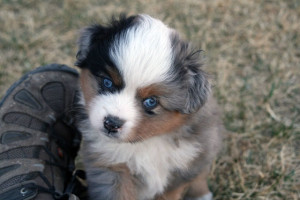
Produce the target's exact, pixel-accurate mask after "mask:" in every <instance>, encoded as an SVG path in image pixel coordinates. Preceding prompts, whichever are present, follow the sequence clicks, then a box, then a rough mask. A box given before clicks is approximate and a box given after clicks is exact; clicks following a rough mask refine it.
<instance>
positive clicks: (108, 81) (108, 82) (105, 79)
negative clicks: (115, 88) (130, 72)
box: [103, 78, 113, 88]
mask: <svg viewBox="0 0 300 200" xmlns="http://www.w3.org/2000/svg"><path fill="white" fill-rule="evenodd" d="M103 85H104V86H105V87H106V88H111V87H112V85H113V83H112V81H111V80H109V79H107V78H104V79H103Z"/></svg>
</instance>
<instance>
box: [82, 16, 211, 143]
mask: <svg viewBox="0 0 300 200" xmlns="http://www.w3.org/2000/svg"><path fill="white" fill-rule="evenodd" d="M77 65H78V66H79V67H80V68H82V73H81V88H82V92H83V97H84V101H85V106H86V109H87V113H88V116H89V120H90V122H91V125H92V128H93V129H94V131H93V132H94V133H96V134H104V135H106V136H107V137H110V138H113V139H116V140H120V141H124V142H137V141H141V140H144V139H146V138H149V137H153V136H156V135H160V134H166V133H170V132H172V131H174V130H175V129H177V128H179V127H180V126H182V125H183V124H184V123H186V120H187V119H188V118H189V116H190V115H191V114H192V113H194V112H196V111H198V110H199V108H200V107H201V106H202V105H203V104H204V103H205V101H206V97H207V95H208V92H209V84H208V81H207V79H206V77H205V74H204V73H203V72H202V71H201V69H200V66H201V64H200V61H199V53H198V52H193V51H192V50H191V47H190V45H189V44H188V43H186V42H184V41H182V40H181V39H180V38H179V36H178V34H177V33H176V32H175V31H174V30H172V29H170V28H168V27H167V26H165V25H164V24H163V23H162V22H160V21H159V20H156V19H153V18H151V17H150V16H147V15H138V16H132V17H129V18H125V17H121V18H120V19H119V20H113V22H112V23H111V25H109V26H106V27H104V26H101V25H94V26H91V27H88V28H86V29H84V30H83V31H82V35H81V37H80V39H79V51H78V54H77Z"/></svg>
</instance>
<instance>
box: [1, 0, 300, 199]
mask: <svg viewBox="0 0 300 200" xmlns="http://www.w3.org/2000/svg"><path fill="white" fill-rule="evenodd" d="M120 12H127V13H129V14H134V13H141V12H142V13H148V14H150V15H153V16H155V17H158V18H160V19H162V20H163V21H164V22H166V23H167V24H169V25H170V26H171V27H174V28H175V29H177V30H179V31H180V32H181V33H182V35H184V36H185V37H186V38H187V39H189V40H192V41H193V42H194V43H195V45H196V46H198V47H199V48H201V49H204V50H205V52H206V57H207V67H206V68H207V70H208V71H209V72H210V73H211V74H213V76H214V78H215V80H214V87H215V88H214V91H215V96H216V97H217V98H218V101H219V103H220V105H221V107H222V108H223V110H224V124H225V126H226V128H227V130H228V132H229V133H228V138H227V139H226V141H225V147H224V151H223V152H222V154H221V155H220V157H219V158H218V159H217V161H216V162H215V164H214V166H213V171H212V173H211V177H210V180H209V183H210V187H211V189H212V191H213V192H214V194H215V199H272V200H273V199H300V149H299V148H300V2H299V0H282V1H280V0H278V1H275V0H274V1H259V0H251V1H250V0H241V1H237V0H211V1H200V0H186V1H179V0H166V1H157V0H154V1H142V0H131V1H129V0H125V1H121V0H91V1H88V0H81V1H79V0H77V1H71V0H65V1H60V0H56V1H54V0H53V1H37V0H36V1H34V0H0V25H1V31H0V96H1V95H3V94H4V92H5V90H6V89H7V88H8V87H9V85H10V84H11V83H13V82H14V81H15V80H16V79H18V77H20V76H21V75H22V74H23V73H25V72H26V71H28V70H31V69H33V68H35V67H37V66H39V65H42V64H45V63H53V62H56V63H64V64H67V65H69V66H73V63H74V61H75V54H76V38H77V34H78V29H80V28H82V27H84V26H86V25H88V24H90V23H92V22H100V23H101V22H105V21H107V19H109V18H110V16H111V14H118V13H120Z"/></svg>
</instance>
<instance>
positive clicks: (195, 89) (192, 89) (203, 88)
mask: <svg viewBox="0 0 300 200" xmlns="http://www.w3.org/2000/svg"><path fill="white" fill-rule="evenodd" d="M200 52H201V51H197V52H193V53H192V54H190V55H188V56H187V58H186V60H185V64H186V66H185V68H186V70H187V72H186V81H187V82H186V101H185V106H184V109H183V113H193V112H196V111H197V110H199V108H200V107H202V106H203V105H204V104H205V102H206V100H207V97H208V95H209V93H210V84H209V82H208V80H207V74H206V73H205V72H204V71H202V70H201V68H200V67H201V66H202V63H201V54H200Z"/></svg>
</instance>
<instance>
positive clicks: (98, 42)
mask: <svg viewBox="0 0 300 200" xmlns="http://www.w3.org/2000/svg"><path fill="white" fill-rule="evenodd" d="M138 19H139V16H138V15H134V16H130V17H126V15H125V14H120V16H119V18H116V17H114V16H113V17H112V19H111V22H110V23H108V24H106V25H105V26H102V25H99V24H96V25H92V26H89V27H87V28H84V29H82V30H81V32H80V37H79V40H78V52H77V55H76V58H77V61H76V63H75V65H76V66H78V67H81V68H84V67H85V60H86V58H87V57H88V54H89V51H90V50H91V48H92V47H95V46H98V48H97V51H101V52H105V51H107V50H108V47H109V43H110V42H111V41H112V40H114V39H115V38H114V37H115V36H117V35H118V34H119V33H120V31H121V30H124V29H125V28H128V27H130V26H132V25H134V24H135V23H138V21H139V20H138Z"/></svg>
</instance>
